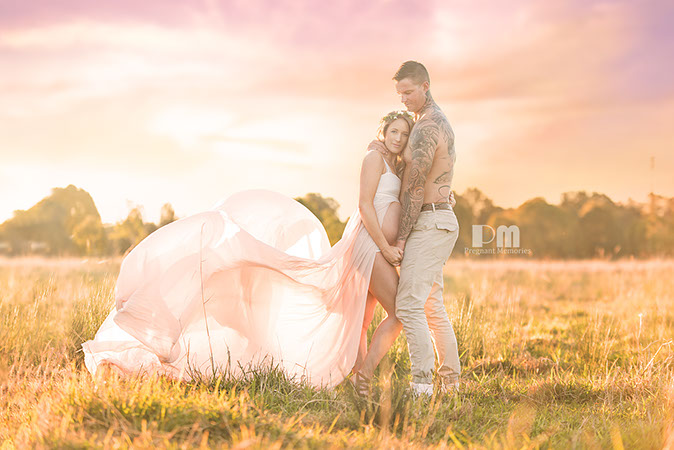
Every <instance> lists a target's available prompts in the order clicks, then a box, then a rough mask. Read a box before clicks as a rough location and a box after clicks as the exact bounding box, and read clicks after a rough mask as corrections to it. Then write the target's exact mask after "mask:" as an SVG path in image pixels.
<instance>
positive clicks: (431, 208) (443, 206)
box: [421, 202, 452, 211]
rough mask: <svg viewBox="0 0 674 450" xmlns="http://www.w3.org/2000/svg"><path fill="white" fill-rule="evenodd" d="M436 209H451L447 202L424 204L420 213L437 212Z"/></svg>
mask: <svg viewBox="0 0 674 450" xmlns="http://www.w3.org/2000/svg"><path fill="white" fill-rule="evenodd" d="M438 209H452V207H451V206H450V205H449V203H448V202H442V203H424V204H423V205H421V210H422V211H437V210H438Z"/></svg>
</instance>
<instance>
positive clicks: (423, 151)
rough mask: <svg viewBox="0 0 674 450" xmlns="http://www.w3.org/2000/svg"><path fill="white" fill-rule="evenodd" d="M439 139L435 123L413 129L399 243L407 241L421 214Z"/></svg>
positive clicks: (420, 124) (401, 201) (422, 124)
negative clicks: (427, 180) (426, 185)
mask: <svg viewBox="0 0 674 450" xmlns="http://www.w3.org/2000/svg"><path fill="white" fill-rule="evenodd" d="M439 138H440V129H439V128H438V126H437V124H436V123H435V122H432V121H423V122H419V123H417V124H416V125H415V126H414V128H413V129H412V135H411V136H410V143H409V145H410V148H411V150H412V162H411V163H410V164H408V167H407V170H408V171H409V172H408V174H407V180H406V181H407V183H406V184H405V186H404V189H403V192H402V193H401V195H400V204H401V207H402V213H401V217H400V230H399V231H398V241H399V242H400V241H403V242H404V241H406V240H407V237H408V236H409V234H410V232H411V231H412V227H413V226H414V223H415V222H416V221H417V217H419V213H420V212H421V204H422V203H423V202H424V186H425V184H426V177H427V176H428V172H429V171H430V170H431V165H432V164H433V156H435V149H436V148H437V147H438V140H439Z"/></svg>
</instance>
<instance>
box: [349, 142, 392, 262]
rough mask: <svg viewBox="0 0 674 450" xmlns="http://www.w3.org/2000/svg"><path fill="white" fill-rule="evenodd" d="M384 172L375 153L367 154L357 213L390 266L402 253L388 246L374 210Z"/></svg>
mask: <svg viewBox="0 0 674 450" xmlns="http://www.w3.org/2000/svg"><path fill="white" fill-rule="evenodd" d="M383 171H384V160H383V159H382V156H381V155H380V154H378V153H376V152H370V153H368V154H367V155H366V156H365V158H364V159H363V166H362V167H361V170H360V194H359V197H358V211H359V212H360V218H361V220H362V221H363V225H365V229H366V230H367V232H368V233H370V236H371V237H372V240H373V241H374V243H375V244H377V247H379V250H381V253H382V255H383V256H384V258H386V260H387V261H388V262H389V263H390V264H393V265H395V264H398V263H400V260H401V259H402V251H399V249H397V248H395V247H392V246H391V245H389V243H388V241H387V240H386V237H385V236H384V232H383V231H382V230H381V226H380V225H379V221H378V220H377V212H376V210H375V209H374V195H375V193H376V192H377V186H378V184H379V179H380V178H381V175H382V172H383Z"/></svg>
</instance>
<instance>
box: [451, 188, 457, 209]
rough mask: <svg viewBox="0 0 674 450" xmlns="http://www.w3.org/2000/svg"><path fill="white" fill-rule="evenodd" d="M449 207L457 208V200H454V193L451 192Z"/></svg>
mask: <svg viewBox="0 0 674 450" xmlns="http://www.w3.org/2000/svg"><path fill="white" fill-rule="evenodd" d="M449 206H451V207H452V208H454V207H455V206H456V199H455V198H454V191H449Z"/></svg>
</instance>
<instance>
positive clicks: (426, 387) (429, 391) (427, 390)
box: [410, 383, 433, 397]
mask: <svg viewBox="0 0 674 450" xmlns="http://www.w3.org/2000/svg"><path fill="white" fill-rule="evenodd" d="M410 384H411V386H412V392H413V393H414V396H415V397H420V396H422V395H428V396H429V397H430V396H431V395H433V385H432V384H426V383H410Z"/></svg>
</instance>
